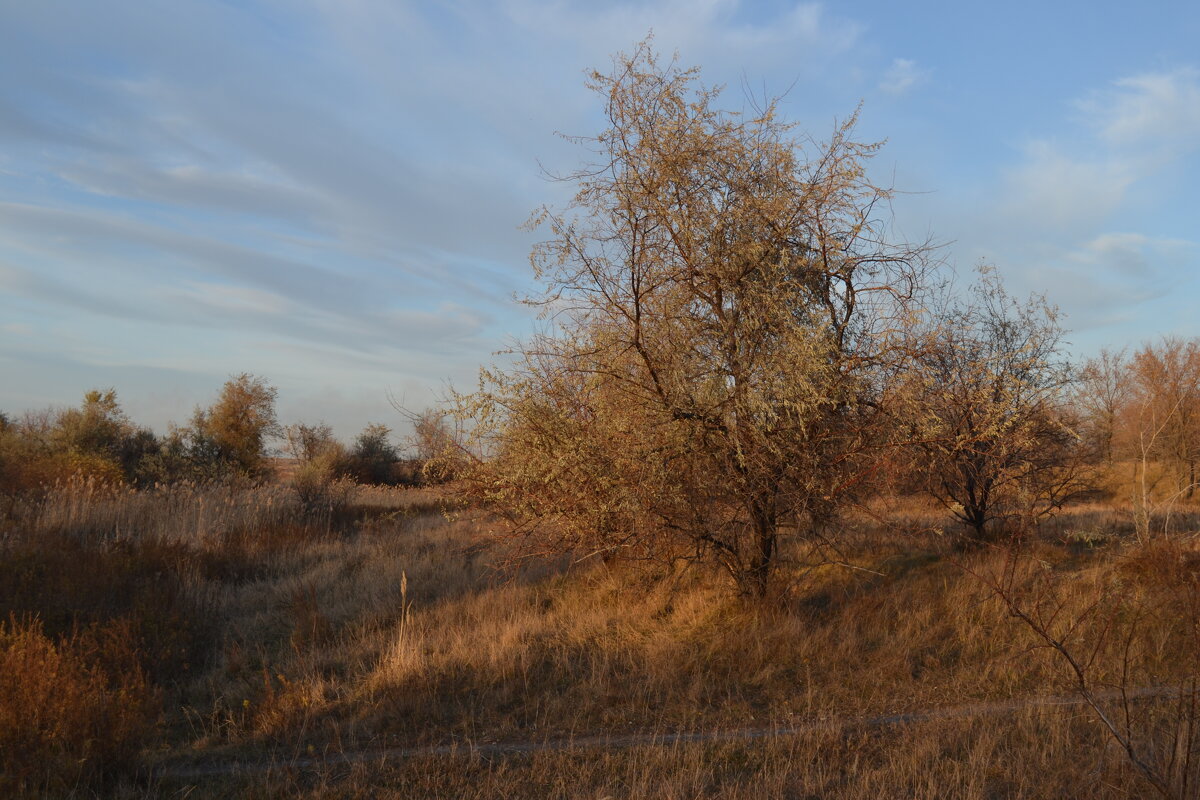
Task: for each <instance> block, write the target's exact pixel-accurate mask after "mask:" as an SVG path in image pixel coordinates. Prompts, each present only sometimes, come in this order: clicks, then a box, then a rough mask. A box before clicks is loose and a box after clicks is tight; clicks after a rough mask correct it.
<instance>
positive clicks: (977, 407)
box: [912, 269, 1085, 541]
mask: <svg viewBox="0 0 1200 800" xmlns="http://www.w3.org/2000/svg"><path fill="white" fill-rule="evenodd" d="M940 317H941V318H940V319H939V320H938V322H937V324H936V327H935V328H934V330H933V331H932V332H931V334H930V337H931V341H930V344H929V346H928V347H927V348H926V350H925V352H924V355H923V357H922V362H923V363H922V369H921V370H920V371H919V372H917V373H915V374H914V380H915V381H916V382H917V384H918V387H919V388H918V389H917V391H915V392H914V394H913V396H912V399H914V400H915V401H916V402H915V404H914V408H913V419H914V423H913V424H914V425H915V426H916V427H917V428H918V433H917V435H916V436H915V440H916V441H917V443H918V445H919V450H920V452H921V454H922V455H921V457H920V459H919V461H918V464H917V468H918V470H919V471H920V472H921V473H922V475H923V478H924V486H925V489H926V490H927V491H928V493H929V494H930V495H932V496H933V497H934V498H936V499H937V500H938V501H939V502H940V503H942V505H944V506H945V507H946V508H947V509H949V510H950V511H951V512H952V513H953V514H954V516H955V517H956V518H957V519H958V520H959V521H961V522H962V523H964V524H965V525H966V526H968V528H969V529H970V530H971V538H972V539H974V540H975V541H984V540H985V539H988V538H990V537H991V536H992V534H993V533H995V529H996V527H997V525H998V524H1003V523H1006V522H1015V521H1018V520H1020V521H1025V522H1027V521H1030V520H1036V519H1037V518H1039V517H1042V516H1044V515H1046V514H1048V513H1050V512H1052V511H1054V510H1055V509H1057V508H1059V507H1061V506H1062V504H1063V503H1065V502H1066V501H1067V500H1069V499H1070V498H1071V497H1072V496H1074V495H1075V494H1077V493H1078V492H1079V491H1080V490H1081V489H1083V488H1084V486H1085V484H1084V483H1083V481H1082V480H1081V479H1082V477H1083V472H1082V464H1083V455H1084V454H1083V452H1082V448H1080V447H1079V444H1078V437H1077V435H1076V434H1075V432H1074V430H1073V424H1072V422H1073V421H1072V420H1071V419H1070V417H1069V409H1068V406H1067V403H1066V399H1067V392H1068V390H1069V389H1070V388H1071V371H1070V367H1069V365H1068V364H1067V362H1066V361H1065V360H1063V358H1062V356H1061V354H1060V344H1061V340H1062V328H1061V327H1060V326H1059V324H1058V319H1057V314H1056V312H1055V310H1054V309H1053V308H1051V307H1050V306H1048V305H1046V303H1045V301H1044V300H1043V299H1042V298H1039V297H1033V298H1031V299H1030V300H1029V301H1027V302H1026V303H1020V302H1018V301H1016V300H1015V299H1013V298H1012V297H1011V296H1010V295H1009V294H1008V293H1007V292H1005V290H1004V287H1003V285H1002V284H1001V283H1000V280H999V278H998V277H997V276H996V275H995V274H994V273H993V272H991V271H990V270H988V269H984V270H983V271H982V272H981V275H980V280H979V281H978V282H977V283H976V284H975V285H974V286H973V287H972V288H971V291H970V293H969V296H968V297H967V298H966V299H964V300H952V301H950V303H949V304H948V307H947V308H946V309H945V311H944V312H942V314H941V315H940Z"/></svg>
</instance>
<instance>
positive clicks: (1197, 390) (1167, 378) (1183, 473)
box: [1129, 336, 1200, 499]
mask: <svg viewBox="0 0 1200 800" xmlns="http://www.w3.org/2000/svg"><path fill="white" fill-rule="evenodd" d="M1129 374H1130V378H1131V390H1132V394H1133V406H1134V407H1133V413H1132V415H1131V420H1130V422H1131V424H1132V425H1133V431H1131V436H1132V438H1133V439H1134V440H1135V441H1136V442H1137V447H1136V448H1135V449H1136V450H1138V451H1141V450H1145V452H1144V453H1141V452H1139V455H1141V456H1143V458H1142V463H1143V466H1148V461H1149V459H1154V460H1157V461H1159V462H1161V463H1163V464H1164V465H1165V466H1167V467H1168V468H1169V469H1170V470H1171V471H1173V472H1174V474H1175V485H1176V491H1177V493H1178V494H1179V495H1183V496H1186V497H1187V498H1188V499H1191V497H1192V496H1193V494H1194V493H1195V488H1196V462H1197V460H1200V343H1198V342H1197V341H1196V340H1194V339H1192V340H1184V339H1179V338H1177V337H1171V336H1168V337H1164V338H1163V339H1162V341H1161V342H1159V343H1158V344H1156V345H1154V344H1147V345H1145V346H1143V347H1142V348H1141V349H1140V350H1138V351H1137V352H1136V353H1135V354H1134V355H1133V358H1132V359H1131V360H1130V366H1129ZM1143 477H1144V475H1143Z"/></svg>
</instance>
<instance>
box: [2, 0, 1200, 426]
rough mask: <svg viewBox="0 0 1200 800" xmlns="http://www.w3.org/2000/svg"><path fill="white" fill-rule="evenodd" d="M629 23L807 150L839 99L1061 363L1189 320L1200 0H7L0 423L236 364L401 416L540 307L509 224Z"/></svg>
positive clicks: (182, 383) (1198, 264)
mask: <svg viewBox="0 0 1200 800" xmlns="http://www.w3.org/2000/svg"><path fill="white" fill-rule="evenodd" d="M651 29H653V31H654V33H655V37H656V42H657V46H658V47H659V49H660V50H663V51H665V52H668V53H670V52H671V51H676V50H677V51H678V52H679V55H680V59H681V60H682V61H683V62H684V63H686V64H696V65H699V66H701V67H702V70H703V75H704V79H705V80H706V81H707V82H710V83H722V84H725V85H727V86H728V87H729V88H728V90H727V92H728V101H729V105H730V106H734V107H736V106H741V105H742V103H743V98H744V94H743V91H744V89H743V87H744V86H749V87H750V88H751V89H752V90H753V91H755V92H757V93H760V94H761V93H762V92H763V91H764V90H765V91H766V92H768V93H782V92H784V91H787V92H788V94H787V98H786V100H785V102H784V104H783V108H784V113H785V114H786V116H788V117H789V118H791V119H793V120H796V121H797V122H799V123H800V124H801V126H802V127H803V128H805V129H807V130H808V131H810V132H812V133H813V134H814V135H816V136H818V137H819V136H821V135H822V134H824V133H826V132H828V131H829V130H830V128H831V126H832V124H833V121H834V120H835V119H836V118H841V117H845V116H846V115H848V114H849V113H851V112H852V111H853V109H854V108H855V107H856V106H857V105H858V104H859V103H860V102H861V103H862V104H863V111H862V116H861V123H860V128H859V130H860V133H861V135H862V136H863V137H864V138H868V139H883V138H886V139H887V140H888V145H887V147H886V148H885V149H884V150H883V152H882V154H881V155H880V156H879V157H878V158H877V159H876V161H875V163H874V166H873V169H874V170H875V173H876V177H877V178H879V179H882V180H885V181H890V182H892V183H894V184H895V185H896V187H897V188H898V189H900V190H902V191H903V192H905V194H903V195H901V196H900V197H899V198H898V199H897V200H896V203H895V215H896V218H895V226H896V231H897V234H898V235H900V236H907V237H909V238H914V239H920V238H924V237H925V236H926V235H932V236H933V237H934V238H936V239H938V240H940V241H943V242H946V243H947V244H946V246H945V249H944V251H943V255H944V256H945V258H946V259H947V260H948V262H949V263H950V264H952V265H955V266H956V267H957V268H958V269H959V271H960V272H962V273H964V274H966V273H968V272H969V270H970V268H971V267H972V266H973V265H974V264H975V263H977V262H978V261H980V260H981V259H983V260H987V261H989V262H991V263H993V264H995V265H996V266H997V267H998V268H999V270H1000V272H1001V274H1003V275H1004V276H1005V278H1006V280H1007V281H1008V283H1009V285H1010V287H1011V288H1012V289H1013V290H1014V291H1016V292H1019V293H1026V292H1029V291H1035V290H1036V291H1044V292H1046V293H1047V295H1048V296H1049V298H1050V299H1051V301H1052V302H1055V303H1057V304H1058V305H1059V306H1060V307H1061V308H1062V310H1063V311H1064V312H1066V324H1067V326H1068V327H1069V328H1071V329H1072V331H1073V332H1072V334H1071V337H1070V338H1071V340H1072V342H1073V343H1074V347H1075V349H1076V350H1077V351H1079V352H1082V353H1087V352H1092V351H1094V350H1095V349H1097V348H1099V347H1100V346H1102V345H1121V344H1125V343H1128V342H1132V343H1137V342H1139V341H1141V340H1145V339H1148V338H1151V337H1155V336H1158V335H1160V334H1164V333H1175V334H1180V335H1183V336H1195V335H1200V316H1198V315H1197V313H1196V308H1197V304H1198V302H1200V280H1198V277H1200V269H1198V268H1200V229H1198V225H1197V223H1198V220H1200V215H1198V213H1197V211H1198V209H1200V54H1198V53H1200V51H1197V49H1196V44H1195V43H1196V42H1197V41H1200V4H1197V3H1192V2H1179V3H1162V4H1149V3H1147V4H1139V5H1137V6H1134V5H1133V4H1128V3H1111V4H1109V3H1097V2H1090V3H1069V2H1060V3H1054V4H1048V3H1022V2H1008V3H992V4H979V3H929V2H905V3H896V2H845V3H838V4H834V3H828V4H820V3H793V2H785V1H784V0H765V1H764V2H759V3H750V2H737V1H736V0H706V1H703V0H702V1H701V2H681V1H679V0H674V1H672V0H664V1H663V2H646V3H604V2H533V1H532V0H461V1H459V2H446V3H406V2H403V0H286V1H285V0H260V1H259V2H217V1H216V0H209V2H192V0H169V1H168V0H138V2H132V1H126V0H107V2H104V3H93V2H86V1H85V0H77V1H73V2H67V1H65V0H62V1H60V0H37V2H31V1H30V0H0V409H5V410H9V411H20V410H23V409H26V408H33V407H40V406H45V405H48V404H57V405H65V404H73V403H75V402H77V401H78V399H79V398H80V397H81V396H82V394H83V392H84V391H85V390H86V389H88V388H91V387H93V386H104V387H107V386H114V387H116V389H117V390H118V394H119V396H120V397H121V398H122V400H123V402H124V404H125V406H126V408H127V409H128V410H129V412H130V413H131V415H132V416H133V417H134V418H135V419H138V420H139V421H143V422H145V423H148V424H151V425H153V426H155V427H157V428H159V429H160V430H161V429H163V428H165V425H166V422H167V421H168V420H171V419H175V420H183V419H185V418H186V417H187V416H188V414H189V412H190V410H191V408H192V407H193V406H194V405H195V404H196V403H203V402H208V401H209V400H210V399H211V397H212V396H213V394H214V393H215V392H216V390H217V388H218V387H219V386H220V384H221V383H222V382H223V381H224V380H225V378H226V377H227V376H228V375H230V374H231V373H236V372H242V371H249V372H254V373H257V374H260V375H263V376H265V377H267V378H268V379H269V380H270V381H272V382H273V383H274V384H275V385H276V386H278V387H279V390H280V398H279V411H280V415H281V417H282V418H283V419H284V421H296V420H306V421H316V420H318V419H325V420H327V421H329V422H330V423H332V424H333V425H334V426H335V428H336V429H337V431H338V432H339V433H340V434H341V435H343V436H350V435H352V434H353V433H354V432H355V431H357V430H358V429H360V428H361V427H362V425H363V424H364V423H365V422H367V421H382V422H387V423H391V424H395V425H396V426H397V427H402V426H401V424H400V420H399V418H398V415H397V414H396V412H395V411H394V410H393V409H392V408H391V406H390V405H389V400H388V398H389V395H390V396H393V397H395V398H397V399H400V400H402V401H403V402H405V403H406V404H408V405H411V406H421V405H424V404H425V403H427V402H429V401H430V400H431V399H432V398H433V397H434V396H435V395H437V394H438V393H439V392H440V391H441V389H442V387H444V386H445V385H446V384H447V383H450V382H452V383H454V384H456V385H468V386H469V385H471V384H472V383H473V382H474V380H475V374H476V370H477V368H478V366H479V364H480V363H482V362H487V361H490V360H491V359H492V353H493V352H494V351H497V350H499V349H502V348H503V347H504V346H505V344H506V343H507V342H509V341H511V340H512V339H513V338H514V337H521V336H524V335H525V334H527V333H528V332H529V331H530V330H532V328H533V326H534V324H535V322H534V320H533V319H532V318H531V316H530V315H529V313H528V312H527V311H526V310H525V309H524V308H523V307H521V306H520V305H518V304H517V303H515V302H514V300H513V296H514V294H517V295H520V294H524V293H526V292H528V291H530V290H531V289H532V288H533V287H532V283H531V280H532V276H531V271H530V269H529V266H528V252H529V249H530V247H531V245H532V244H533V243H534V241H536V239H537V234H536V233H531V232H528V231H525V230H522V229H521V228H520V225H521V224H522V223H523V222H524V221H525V220H526V218H527V217H528V216H529V214H530V212H531V211H533V209H534V208H535V207H537V206H539V205H540V204H543V203H551V204H554V203H558V202H561V201H562V200H564V199H565V197H564V195H565V192H566V191H567V189H566V187H564V186H562V185H560V184H555V183H552V182H548V181H546V180H544V179H543V178H542V177H541V172H540V170H539V164H541V165H544V166H546V167H548V168H550V169H560V170H562V169H567V168H570V167H571V166H573V165H575V164H577V163H578V161H579V159H580V157H581V153H579V152H578V151H577V150H576V149H574V148H573V147H572V146H571V145H570V144H569V143H567V142H565V141H563V140H562V139H561V138H558V137H556V136H555V132H556V131H562V132H565V133H577V134H588V133H595V132H597V131H598V130H599V128H600V125H601V120H600V118H599V111H600V106H599V102H598V101H597V99H596V98H595V97H594V96H593V95H591V94H590V93H589V92H588V91H587V90H586V89H585V88H584V86H583V78H584V72H585V70H587V69H589V68H601V69H603V68H605V67H606V66H607V65H608V64H609V58H610V55H611V54H612V53H613V52H615V51H618V50H622V49H624V50H628V49H630V48H631V47H632V45H633V44H634V43H635V42H636V41H638V40H639V39H641V38H642V37H643V36H645V34H646V33H647V31H649V30H651Z"/></svg>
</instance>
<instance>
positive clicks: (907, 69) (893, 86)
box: [879, 58, 929, 96]
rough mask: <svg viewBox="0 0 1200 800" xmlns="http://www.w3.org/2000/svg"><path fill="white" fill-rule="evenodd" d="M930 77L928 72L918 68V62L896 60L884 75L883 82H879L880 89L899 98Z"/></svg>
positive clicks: (903, 59)
mask: <svg viewBox="0 0 1200 800" xmlns="http://www.w3.org/2000/svg"><path fill="white" fill-rule="evenodd" d="M928 77H929V72H928V70H924V69H921V68H920V67H918V66H917V62H916V61H914V60H912V59H910V58H896V59H893V60H892V65H891V66H890V67H888V69H887V71H886V72H885V73H883V80H881V81H880V82H879V89H880V91H883V92H886V93H887V94H890V95H897V96H898V95H902V94H906V93H907V92H908V91H909V90H910V89H912V88H913V87H914V86H916V85H918V84H920V83H922V82H923V81H925V80H926V78H928Z"/></svg>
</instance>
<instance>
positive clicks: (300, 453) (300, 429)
mask: <svg viewBox="0 0 1200 800" xmlns="http://www.w3.org/2000/svg"><path fill="white" fill-rule="evenodd" d="M283 437H284V441H285V442H286V444H285V449H286V451H287V453H288V455H290V456H291V457H292V458H294V459H296V460H297V461H299V462H301V463H307V462H309V461H312V460H313V459H315V458H317V457H318V456H320V455H321V454H323V453H325V452H328V451H329V450H331V449H334V448H336V447H338V446H339V444H338V441H337V439H335V438H334V436H333V428H331V427H329V426H328V425H326V424H325V423H324V422H318V423H316V424H315V425H309V424H305V423H303V422H297V423H294V424H292V425H287V426H285V427H284V429H283Z"/></svg>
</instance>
